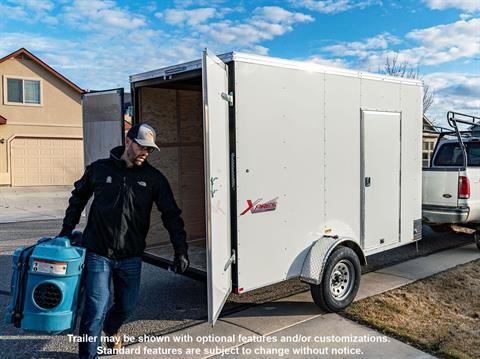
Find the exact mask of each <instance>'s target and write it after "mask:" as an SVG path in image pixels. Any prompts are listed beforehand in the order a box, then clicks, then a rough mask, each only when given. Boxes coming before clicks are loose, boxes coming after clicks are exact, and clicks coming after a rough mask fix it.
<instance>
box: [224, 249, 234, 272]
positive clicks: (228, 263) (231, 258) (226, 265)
mask: <svg viewBox="0 0 480 359" xmlns="http://www.w3.org/2000/svg"><path fill="white" fill-rule="evenodd" d="M232 263H236V261H235V250H233V249H232V256H231V257H230V258H229V259H228V261H227V263H226V264H225V267H224V268H223V271H226V270H227V269H228V267H230V265H231V264H232Z"/></svg>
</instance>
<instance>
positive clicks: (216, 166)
mask: <svg viewBox="0 0 480 359" xmlns="http://www.w3.org/2000/svg"><path fill="white" fill-rule="evenodd" d="M202 85H203V123H204V130H203V131H204V132H203V136H204V152H205V179H206V180H205V186H206V191H205V207H206V208H205V211H206V227H207V291H208V323H209V324H211V325H212V326H213V325H214V324H215V322H216V320H217V318H218V316H219V315H220V312H221V311H222V308H223V305H224V304H225V301H226V300H227V297H228V295H229V294H230V292H231V291H232V271H231V264H232V261H233V258H234V257H233V254H232V250H231V243H230V171H229V161H228V159H229V137H228V136H229V130H228V106H229V102H228V100H229V96H228V95H227V94H228V73H227V66H226V65H225V63H223V62H222V61H221V60H220V59H219V58H218V57H217V56H215V55H214V54H212V53H211V52H209V51H208V50H207V49H205V51H204V52H203V58H202Z"/></svg>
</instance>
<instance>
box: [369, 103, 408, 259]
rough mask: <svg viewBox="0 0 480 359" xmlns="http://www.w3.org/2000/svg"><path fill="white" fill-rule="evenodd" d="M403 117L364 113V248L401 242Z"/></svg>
mask: <svg viewBox="0 0 480 359" xmlns="http://www.w3.org/2000/svg"><path fill="white" fill-rule="evenodd" d="M400 132H401V114H400V113H398V112H380V111H363V112H362V134H361V137H362V169H363V181H362V185H361V188H362V197H363V201H362V202H363V206H362V217H363V218H362V219H363V221H362V222H363V223H362V224H363V236H362V240H363V248H364V250H370V249H374V248H377V247H382V246H387V245H391V244H394V243H397V242H400V224H401V223H400V213H401V211H400V194H401V193H400V174H401V173H400V163H401V135H400Z"/></svg>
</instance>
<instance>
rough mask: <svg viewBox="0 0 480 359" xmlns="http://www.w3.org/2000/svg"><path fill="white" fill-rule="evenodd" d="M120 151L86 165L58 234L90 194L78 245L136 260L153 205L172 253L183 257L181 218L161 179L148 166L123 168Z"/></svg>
mask: <svg viewBox="0 0 480 359" xmlns="http://www.w3.org/2000/svg"><path fill="white" fill-rule="evenodd" d="M123 151H124V147H123V146H120V147H115V148H114V149H112V150H111V151H110V158H108V159H107V158H106V159H101V160H98V161H95V162H93V163H92V164H90V165H89V166H87V168H86V170H85V173H84V175H83V177H82V178H80V179H79V180H78V181H77V182H75V189H74V190H73V191H72V197H71V198H70V200H69V206H68V208H67V210H66V213H65V218H64V220H63V229H62V233H64V234H65V233H69V232H71V231H72V230H73V229H74V228H75V226H76V225H77V224H78V222H79V220H80V215H81V213H82V211H83V209H84V208H85V206H86V205H87V202H88V200H89V199H90V197H91V196H92V194H94V199H93V202H92V206H91V208H90V213H89V215H88V221H87V226H86V228H85V231H84V233H83V245H84V246H85V247H86V248H87V250H90V251H92V252H95V253H97V254H99V255H102V256H105V257H110V258H121V257H128V256H138V255H141V254H142V252H143V250H144V249H145V245H146V243H145V238H146V236H147V233H148V229H149V227H150V213H151V210H152V205H153V203H155V204H156V205H157V208H158V210H159V211H160V212H161V213H162V221H163V225H164V226H165V228H166V229H167V231H168V233H169V235H170V240H171V242H172V244H173V248H174V250H175V253H176V254H186V253H187V248H188V247H187V243H186V233H185V230H184V224H183V220H182V218H181V217H180V214H181V213H182V212H181V210H180V209H179V208H178V206H177V204H176V203H175V199H174V198H173V194H172V190H171V188H170V185H169V183H168V181H167V179H166V178H165V176H164V175H163V174H162V173H161V172H160V171H158V170H157V169H156V168H154V167H153V166H151V165H150V164H149V163H148V162H144V164H143V165H142V166H133V167H132V168H128V167H127V166H126V163H125V161H123V160H121V159H120V157H121V155H122V153H123Z"/></svg>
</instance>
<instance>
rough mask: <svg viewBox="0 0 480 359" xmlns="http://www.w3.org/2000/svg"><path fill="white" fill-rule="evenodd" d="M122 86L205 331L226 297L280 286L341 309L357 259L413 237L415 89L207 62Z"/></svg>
mask: <svg viewBox="0 0 480 359" xmlns="http://www.w3.org/2000/svg"><path fill="white" fill-rule="evenodd" d="M130 82H131V88H132V96H133V98H134V122H135V123H143V122H147V123H149V124H150V125H152V126H153V127H154V128H155V129H156V130H157V141H158V142H157V145H158V146H159V147H160V149H161V151H160V152H154V153H153V154H152V155H151V156H150V158H149V161H150V163H152V164H153V165H154V166H156V167H157V168H158V169H159V170H161V171H162V172H163V173H164V174H165V175H166V176H167V178H168V179H169V181H170V184H171V185H172V189H173V191H174V194H175V197H176V199H177V202H178V204H179V206H180V208H182V210H183V218H184V221H185V225H186V230H187V233H188V242H189V248H190V250H189V254H190V259H191V262H192V263H191V268H190V275H192V276H197V277H203V278H207V283H208V320H209V322H210V323H211V324H212V325H213V324H214V323H215V321H216V319H217V318H218V316H219V314H220V312H221V309H222V307H223V305H224V303H225V301H226V298H227V297H228V295H229V294H230V293H231V292H232V291H234V292H236V293H246V292H248V291H251V290H253V289H257V288H260V287H264V286H267V285H270V284H273V283H278V282H281V281H284V280H287V279H290V278H300V279H301V280H303V281H305V282H307V283H310V285H311V289H312V290H311V292H312V296H313V298H314V301H315V302H316V303H317V304H319V305H320V306H322V307H324V308H326V309H328V310H330V311H336V310H339V309H342V308H344V307H345V306H347V305H348V304H350V302H351V301H352V300H353V298H354V297H355V294H356V292H357V289H358V286H359V282H360V265H361V264H362V265H364V264H366V256H367V255H371V254H374V253H378V252H381V251H385V250H388V249H392V248H395V247H398V246H401V245H405V244H408V243H412V242H413V241H417V240H419V239H420V238H421V194H422V188H421V164H422V162H421V146H422V84H421V82H419V81H413V80H408V79H402V78H392V77H388V76H383V75H378V74H370V73H364V72H357V71H350V70H345V69H336V68H330V67H325V66H320V65H317V64H311V63H304V62H296V61H289V60H281V59H276V58H271V57H265V56H256V55H247V54H243V53H237V52H232V53H228V54H224V55H221V56H219V57H217V56H215V55H214V54H212V53H210V52H209V51H208V50H206V51H205V52H204V53H203V59H202V60H197V61H192V62H188V63H184V64H178V65H175V66H170V67H166V68H162V69H159V70H155V71H150V72H146V73H141V74H137V75H133V76H131V77H130ZM151 222H152V223H151V229H150V232H149V237H148V240H147V249H146V251H145V256H144V259H145V260H146V261H148V262H150V263H154V264H157V265H159V266H163V267H166V266H168V265H169V264H171V260H172V257H173V253H172V249H171V245H170V244H169V239H168V234H167V233H166V231H165V230H164V229H163V228H162V225H161V219H160V215H159V214H158V213H156V211H153V213H152V219H151Z"/></svg>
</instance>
